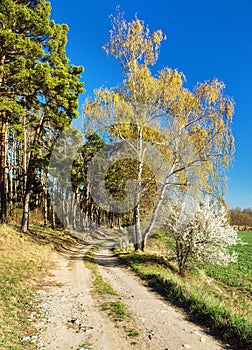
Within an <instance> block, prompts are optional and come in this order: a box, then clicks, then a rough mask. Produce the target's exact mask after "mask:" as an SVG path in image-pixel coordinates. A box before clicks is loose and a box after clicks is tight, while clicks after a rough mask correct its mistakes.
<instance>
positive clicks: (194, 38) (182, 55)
mask: <svg viewBox="0 0 252 350" xmlns="http://www.w3.org/2000/svg"><path fill="white" fill-rule="evenodd" d="M51 4H52V15H51V18H52V19H54V20H55V21H56V22H57V23H66V24H68V26H69V27H70V31H69V35H68V45H67V54H68V57H69V58H70V59H71V61H72V63H73V64H76V65H83V66H84V68H85V71H84V73H83V81H84V82H85V88H86V93H85V94H83V95H82V96H81V98H80V105H81V104H83V102H84V100H85V98H86V97H88V96H92V92H93V90H94V89H95V88H98V87H100V86H104V87H112V86H115V85H117V84H120V83H121V81H122V75H121V69H120V66H119V64H118V62H116V61H115V60H114V59H113V58H108V57H107V56H106V55H105V53H104V52H103V50H102V45H103V44H104V43H105V42H107V41H108V38H109V29H110V19H109V15H110V14H115V12H116V11H115V9H116V6H117V5H120V8H121V11H123V12H125V17H126V19H128V20H131V19H132V18H133V17H134V15H135V14H136V13H137V15H138V17H139V18H140V19H143V20H144V21H145V23H146V24H148V25H149V27H150V29H151V31H154V30H156V29H162V31H163V32H164V33H165V34H166V35H167V40H166V41H164V42H163V43H162V46H161V51H160V57H159V60H158V63H157V65H156V66H155V70H159V69H161V68H163V67H165V66H168V67H171V68H177V69H178V70H180V71H182V72H183V73H184V74H185V75H186V78H187V86H188V87H189V88H191V87H193V86H194V85H195V84H196V83H197V82H203V81H205V80H208V79H211V78H216V77H217V78H219V79H220V80H222V81H224V82H225V84H226V94H227V95H229V96H232V97H233V98H234V100H235V102H236V106H235V116H234V121H233V133H234V136H235V145H236V153H235V159H234V161H233V165H232V166H231V168H230V170H229V172H228V177H229V181H228V195H227V196H225V198H226V200H227V203H228V204H229V206H230V207H231V208H234V207H241V208H247V207H251V208H252V96H251V95H252V24H251V19H252V1H251V0H240V1H238V0H211V1H208V2H205V1H202V0H201V1H200V0H190V1H188V0H176V1H174V0H155V1H150V0H135V1H133V0H106V1H105V0H100V1H94V2H91V1H86V0H75V1H74V2H69V0H60V1H56V0H52V1H51Z"/></svg>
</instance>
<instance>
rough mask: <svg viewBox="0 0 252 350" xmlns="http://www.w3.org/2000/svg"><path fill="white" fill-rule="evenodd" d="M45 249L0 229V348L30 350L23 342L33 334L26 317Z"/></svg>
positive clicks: (7, 228)
mask: <svg viewBox="0 0 252 350" xmlns="http://www.w3.org/2000/svg"><path fill="white" fill-rule="evenodd" d="M50 250H51V248H50V246H49V245H39V244H37V243H35V242H34V241H33V240H32V238H31V237H28V236H26V235H22V234H20V233H19V232H18V231H17V230H15V228H14V227H11V226H7V225H2V226H0V271H1V273H0V348H1V349H15V350H19V349H20V350H21V349H22V350H23V349H32V348H34V344H33V346H32V344H28V343H27V342H23V340H22V339H23V338H24V337H25V336H31V335H33V334H34V329H33V328H32V327H31V320H30V315H31V313H32V312H36V310H37V308H36V303H35V302H34V301H33V299H34V294H35V291H36V290H37V288H38V287H39V281H40V279H41V277H42V276H43V273H44V271H45V265H46V261H47V259H48V256H49V253H50Z"/></svg>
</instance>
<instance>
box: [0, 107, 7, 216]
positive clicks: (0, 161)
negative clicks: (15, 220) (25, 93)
mask: <svg viewBox="0 0 252 350" xmlns="http://www.w3.org/2000/svg"><path fill="white" fill-rule="evenodd" d="M1 117H2V125H1V133H0V146H1V152H0V194H1V212H0V222H1V223H5V222H6V220H7V217H6V209H7V203H6V200H7V198H6V176H5V162H6V127H7V118H6V113H5V111H3V112H1Z"/></svg>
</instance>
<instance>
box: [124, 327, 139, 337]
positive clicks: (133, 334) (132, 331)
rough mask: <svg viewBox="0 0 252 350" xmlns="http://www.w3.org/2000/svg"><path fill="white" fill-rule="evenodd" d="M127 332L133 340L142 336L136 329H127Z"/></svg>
mask: <svg viewBox="0 0 252 350" xmlns="http://www.w3.org/2000/svg"><path fill="white" fill-rule="evenodd" d="M126 331H127V333H128V336H129V337H132V338H135V337H139V335H140V332H139V331H138V330H137V329H134V328H127V329H126Z"/></svg>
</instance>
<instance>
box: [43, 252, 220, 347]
mask: <svg viewBox="0 0 252 350" xmlns="http://www.w3.org/2000/svg"><path fill="white" fill-rule="evenodd" d="M86 250H87V248H85V247H79V248H78V250H76V251H75V252H72V253H71V254H64V255H62V254H59V253H54V254H53V256H52V260H53V261H54V264H55V267H54V269H53V270H52V271H51V273H52V274H51V276H49V277H48V279H47V281H46V282H45V288H43V290H40V291H39V293H38V295H39V299H40V300H41V309H42V314H43V315H44V316H43V317H42V318H41V320H40V321H39V322H37V324H36V327H37V329H38V333H39V341H38V344H37V347H36V349H45V350H56V349H60V350H69V349H74V350H80V349H81V350H83V349H96V350H128V349H137V350H141V349H142V350H146V349H150V350H159V349H160V350H180V349H194V350H205V349H211V350H220V349H224V348H225V347H224V346H223V345H221V344H220V343H218V342H217V340H215V339H214V338H212V337H210V336H209V335H207V334H206V333H205V331H204V330H203V329H201V328H200V327H198V326H197V325H195V324H193V323H191V322H189V321H188V320H187V319H186V317H185V315H183V313H181V312H179V311H178V310H176V309H175V308H174V307H172V306H171V305H169V304H168V303H167V302H165V301H163V300H162V299H161V297H160V296H158V295H157V294H156V293H154V292H152V291H150V290H148V289H147V288H146V287H145V286H144V285H143V283H142V282H141V281H140V280H139V279H138V278H137V277H136V276H135V275H134V273H132V272H131V271H129V270H128V269H126V268H123V267H121V266H120V265H119V264H118V262H117V260H116V258H114V257H113V256H112V254H111V252H110V250H108V249H107V248H106V247H105V248H103V249H100V250H99V251H98V252H97V253H96V255H95V258H96V262H97V264H98V266H99V271H100V273H101V274H102V276H103V279H104V280H105V281H107V282H109V283H110V284H111V285H112V287H113V288H114V289H115V290H116V291H117V292H118V293H119V299H120V300H122V302H124V303H125V305H126V306H127V308H128V310H129V311H130V313H131V314H132V326H134V327H135V328H137V329H138V330H140V333H141V335H140V336H139V337H138V339H136V340H135V345H134V344H133V341H132V338H130V337H128V336H127V334H126V333H125V332H124V331H123V329H121V328H120V327H116V325H115V323H114V322H113V321H112V320H111V319H110V318H109V316H107V315H106V313H105V312H104V311H101V310H100V307H99V302H98V301H97V299H96V298H95V297H94V296H93V295H92V276H91V273H90V271H89V270H88V269H87V268H86V267H85V265H84V263H83V255H84V253H85V251H86Z"/></svg>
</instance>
